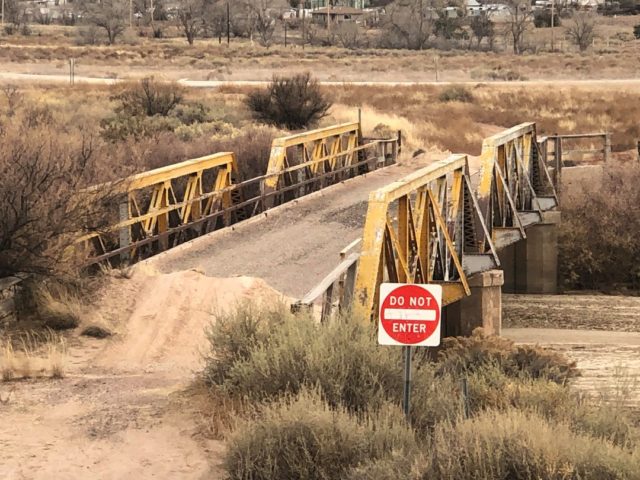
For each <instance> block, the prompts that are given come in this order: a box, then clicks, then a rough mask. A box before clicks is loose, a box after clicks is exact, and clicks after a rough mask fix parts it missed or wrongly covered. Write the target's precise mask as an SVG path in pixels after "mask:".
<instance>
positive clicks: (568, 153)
mask: <svg viewBox="0 0 640 480" xmlns="http://www.w3.org/2000/svg"><path fill="white" fill-rule="evenodd" d="M538 144H539V145H540V151H541V153H542V156H543V158H544V163H545V165H546V166H547V168H548V169H549V172H550V173H551V176H552V178H553V181H554V185H555V186H556V189H557V190H559V189H560V181H561V177H562V169H563V168H564V167H574V166H582V165H603V164H607V163H608V162H609V159H610V158H611V135H610V134H609V133H603V132H600V133H583V134H572V135H549V136H546V137H542V138H539V139H538Z"/></svg>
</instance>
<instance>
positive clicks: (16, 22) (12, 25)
mask: <svg viewBox="0 0 640 480" xmlns="http://www.w3.org/2000/svg"><path fill="white" fill-rule="evenodd" d="M3 9H4V21H5V23H7V24H8V25H7V26H5V31H6V32H7V33H9V34H12V33H16V32H17V31H18V30H19V29H20V27H21V26H25V25H26V24H27V14H26V3H24V2H19V1H18V0H4V7H3Z"/></svg>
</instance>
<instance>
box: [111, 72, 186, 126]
mask: <svg viewBox="0 0 640 480" xmlns="http://www.w3.org/2000/svg"><path fill="white" fill-rule="evenodd" d="M118 90H119V91H118V92H117V93H115V94H114V95H113V96H112V97H111V99H112V100H114V101H116V102H117V103H118V106H117V107H116V111H117V112H119V113H120V112H121V113H123V114H125V115H144V116H147V117H153V116H154V115H160V116H163V117H166V116H167V115H169V114H170V113H171V111H172V110H173V109H174V108H176V107H177V106H178V105H179V104H180V103H181V102H182V101H183V99H184V89H183V87H181V86H180V85H178V84H177V83H175V82H163V81H160V80H156V79H154V78H153V77H146V78H143V79H142V80H140V81H138V82H129V83H127V84H125V85H123V86H119V87H118Z"/></svg>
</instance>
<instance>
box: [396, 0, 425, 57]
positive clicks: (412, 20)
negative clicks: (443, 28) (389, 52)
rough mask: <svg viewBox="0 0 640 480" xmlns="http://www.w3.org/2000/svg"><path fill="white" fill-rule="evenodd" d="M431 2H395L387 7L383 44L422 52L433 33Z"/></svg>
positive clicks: (410, 0) (420, 0)
mask: <svg viewBox="0 0 640 480" xmlns="http://www.w3.org/2000/svg"><path fill="white" fill-rule="evenodd" d="M434 11H435V10H434V5H433V1H431V0H397V1H395V2H393V3H392V4H391V5H389V6H388V7H387V16H386V21H385V24H384V27H385V34H386V35H385V42H387V43H388V44H389V46H391V47H394V48H410V49H412V50H422V49H423V48H425V47H426V46H427V43H428V41H429V38H430V37H431V35H432V34H433V32H434V25H435V19H436V18H435V17H436V15H435V13H434Z"/></svg>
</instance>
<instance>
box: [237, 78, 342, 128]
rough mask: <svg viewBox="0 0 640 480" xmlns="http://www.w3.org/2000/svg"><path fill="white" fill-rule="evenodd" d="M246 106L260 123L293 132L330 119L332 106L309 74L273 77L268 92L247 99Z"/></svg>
mask: <svg viewBox="0 0 640 480" xmlns="http://www.w3.org/2000/svg"><path fill="white" fill-rule="evenodd" d="M247 106H248V107H249V109H250V110H251V111H252V112H253V113H254V115H255V117H256V118H257V119H258V120H261V121H263V122H266V123H270V124H273V125H276V126H279V127H285V128H288V129H291V130H296V129H301V128H305V127H307V126H309V125H313V124H316V123H317V122H318V121H320V120H321V119H322V118H324V117H325V116H326V115H327V112H328V111H329V108H330V107H331V102H330V101H329V100H327V99H326V98H325V96H324V94H323V93H322V91H321V90H320V85H318V82H317V81H316V80H313V79H312V78H311V74H309V73H301V74H298V75H294V76H292V77H274V78H273V81H272V82H271V84H270V85H269V86H268V87H267V89H266V90H257V91H254V92H251V93H250V94H249V95H248V96H247Z"/></svg>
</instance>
